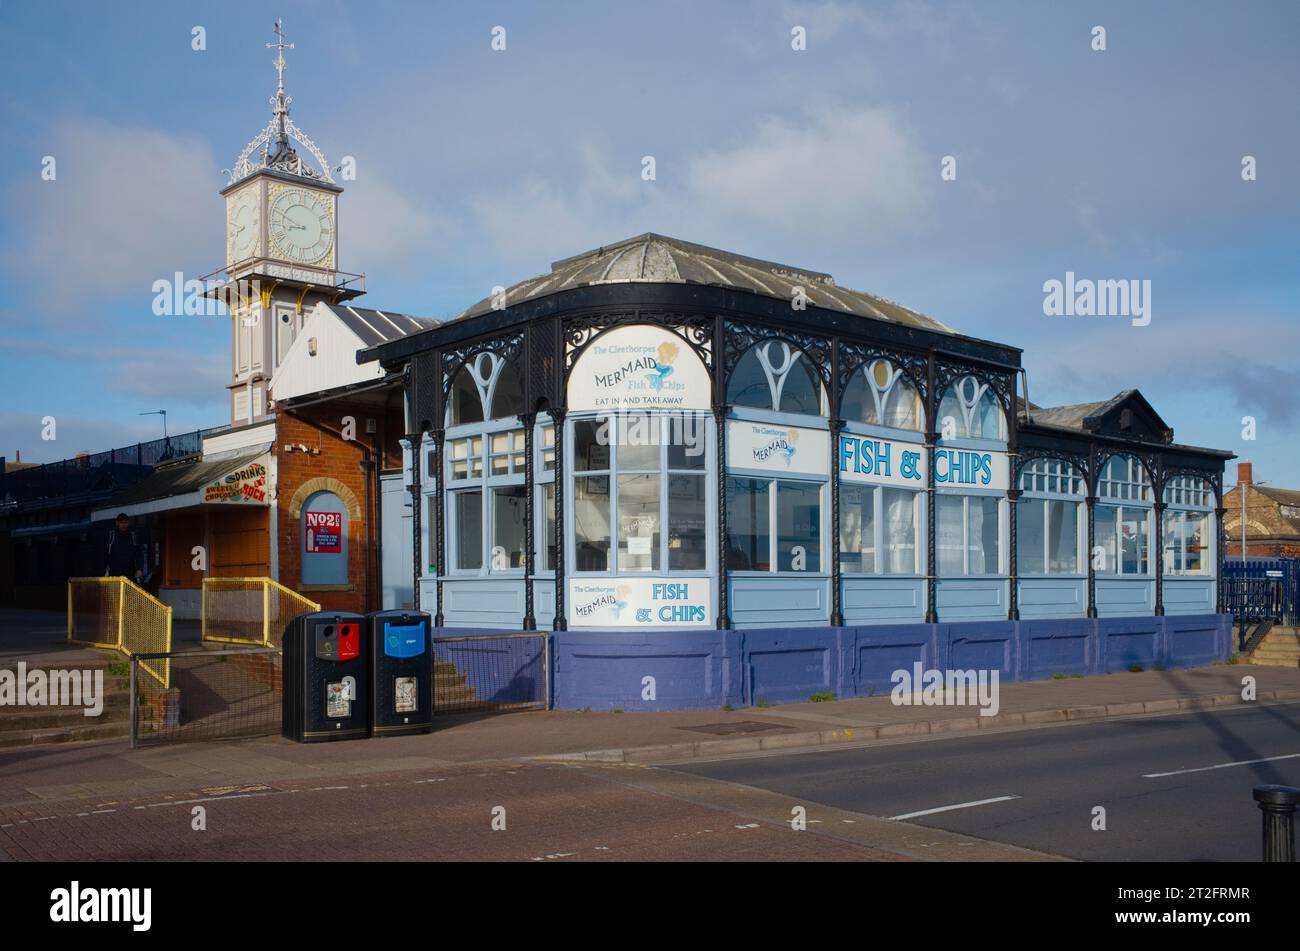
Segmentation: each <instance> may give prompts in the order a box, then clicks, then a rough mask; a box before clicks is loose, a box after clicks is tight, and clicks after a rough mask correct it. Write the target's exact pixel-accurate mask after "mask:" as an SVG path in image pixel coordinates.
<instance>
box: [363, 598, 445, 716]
mask: <svg viewBox="0 0 1300 951" xmlns="http://www.w3.org/2000/svg"><path fill="white" fill-rule="evenodd" d="M366 622H367V623H368V625H369V627H370V677H371V680H370V734H371V736H402V735H403V734H407V733H431V732H432V731H433V640H432V625H431V623H430V620H429V615H427V614H425V613H424V612H423V611H375V612H373V613H371V614H367V615H366Z"/></svg>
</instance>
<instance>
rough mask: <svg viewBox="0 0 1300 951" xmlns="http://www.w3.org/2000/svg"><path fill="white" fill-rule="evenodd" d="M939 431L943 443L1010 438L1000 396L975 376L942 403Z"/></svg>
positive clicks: (958, 383) (964, 380)
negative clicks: (946, 441) (949, 440)
mask: <svg viewBox="0 0 1300 951" xmlns="http://www.w3.org/2000/svg"><path fill="white" fill-rule="evenodd" d="M938 430H939V432H940V434H941V435H942V436H943V438H944V439H997V440H1005V439H1006V438H1007V429H1006V418H1005V416H1004V414H1003V412H1002V404H1001V403H1000V402H999V401H998V397H997V394H996V393H995V392H994V391H993V389H992V388H991V387H990V386H989V385H988V384H987V383H984V382H982V381H981V380H980V379H979V378H978V377H975V376H964V377H962V378H961V379H959V380H957V381H956V382H954V383H953V384H952V385H951V386H949V387H948V389H947V390H945V391H944V394H943V398H942V399H941V400H940V401H939V426H938Z"/></svg>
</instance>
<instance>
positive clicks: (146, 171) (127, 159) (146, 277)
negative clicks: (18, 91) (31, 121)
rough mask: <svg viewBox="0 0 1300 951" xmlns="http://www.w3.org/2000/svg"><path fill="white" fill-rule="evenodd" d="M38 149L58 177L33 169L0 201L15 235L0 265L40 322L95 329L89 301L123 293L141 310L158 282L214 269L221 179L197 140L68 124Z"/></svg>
mask: <svg viewBox="0 0 1300 951" xmlns="http://www.w3.org/2000/svg"><path fill="white" fill-rule="evenodd" d="M37 141H38V142H39V143H40V145H39V146H38V147H39V148H42V149H43V151H44V152H45V153H46V154H48V155H51V156H53V157H54V158H55V160H56V162H57V178H56V179H55V180H54V181H44V180H42V179H41V178H40V176H39V175H38V173H37V171H35V170H33V171H32V173H31V174H30V175H28V176H27V177H25V178H24V179H22V180H20V181H17V182H15V183H14V184H13V185H12V187H11V188H10V190H9V191H8V193H7V194H6V195H5V196H4V210H5V215H6V217H7V218H8V219H9V220H10V221H12V222H15V223H18V225H19V226H18V227H15V228H13V229H12V238H11V239H10V242H9V244H8V245H7V246H6V247H5V248H4V249H3V251H2V252H0V266H2V267H3V270H4V271H5V272H7V273H8V275H9V280H10V282H11V283H14V284H18V285H21V286H23V287H26V288H29V289H30V290H29V293H30V295H31V296H32V297H33V298H37V299H38V300H39V303H40V305H41V306H42V308H43V313H44V314H46V315H47V316H54V317H56V318H58V317H61V318H63V319H67V320H76V321H84V322H93V321H95V320H98V319H99V317H100V315H101V314H100V311H99V310H98V308H96V307H95V306H94V305H93V304H92V303H91V302H92V301H93V300H95V299H96V298H100V299H102V298H104V297H111V296H113V295H120V294H122V293H124V292H132V293H135V294H138V295H139V298H140V301H141V306H142V308H147V307H148V303H149V300H150V297H151V296H152V295H151V292H150V290H149V288H150V285H151V284H152V282H153V281H154V280H155V279H157V278H159V277H161V276H164V275H165V276H170V275H171V273H172V272H173V271H176V270H187V271H189V270H192V269H199V270H200V271H201V272H206V271H210V270H213V269H215V268H216V267H217V266H219V265H220V264H221V260H220V258H219V255H221V254H222V253H223V248H222V244H221V227H220V222H221V220H222V219H221V204H220V198H219V197H218V195H217V192H218V190H219V189H220V187H221V184H222V179H221V176H220V175H219V169H218V165H217V162H216V160H215V159H214V158H213V155H212V151H211V149H210V148H209V146H208V144H207V143H206V142H204V141H203V140H202V139H201V138H199V137H198V136H189V135H171V134H168V133H166V132H162V131H160V130H158V129H152V128H128V127H123V126H116V125H112V124H110V123H108V122H105V121H103V120H100V119H91V118H78V119H71V118H69V119H63V120H60V121H58V122H56V123H54V124H53V125H52V126H51V127H50V128H49V129H48V130H47V132H46V133H45V135H44V136H42V137H38V139H37ZM214 221H215V222H217V226H216V227H215V228H214V225H213V222H214Z"/></svg>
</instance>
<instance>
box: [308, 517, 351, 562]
mask: <svg viewBox="0 0 1300 951" xmlns="http://www.w3.org/2000/svg"><path fill="white" fill-rule="evenodd" d="M302 517H303V527H304V528H305V529H306V532H305V533H304V535H303V540H304V542H305V551H306V552H307V553H308V554H326V555H336V554H338V553H340V552H342V551H343V513H342V512H303V513H302Z"/></svg>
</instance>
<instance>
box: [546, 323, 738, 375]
mask: <svg viewBox="0 0 1300 951" xmlns="http://www.w3.org/2000/svg"><path fill="white" fill-rule="evenodd" d="M629 324H654V325H656V326H660V327H664V328H666V329H668V330H671V331H672V332H673V333H675V334H677V336H679V337H681V338H682V340H683V341H684V342H685V343H686V345H687V346H689V347H690V348H691V349H692V350H694V351H695V355H696V356H698V357H699V358H700V360H701V361H702V362H703V363H704V365H705V366H706V367H708V368H709V370H710V371H712V369H713V318H712V317H708V316H703V315H700V314H687V313H682V312H678V311H661V310H635V311H620V312H614V313H608V312H607V313H601V314H584V315H582V316H578V317H566V318H564V332H563V335H562V336H563V338H564V351H565V353H564V378H565V379H566V380H567V379H568V378H569V371H570V370H572V369H573V364H574V363H575V362H577V359H578V357H580V356H581V355H582V354H583V352H584V351H585V350H586V349H587V347H588V346H589V345H590V344H591V342H592V341H593V340H595V339H596V338H597V337H599V336H600V335H601V334H602V333H604V332H605V331H607V330H613V329H614V328H615V327H623V326H627V325H629Z"/></svg>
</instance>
